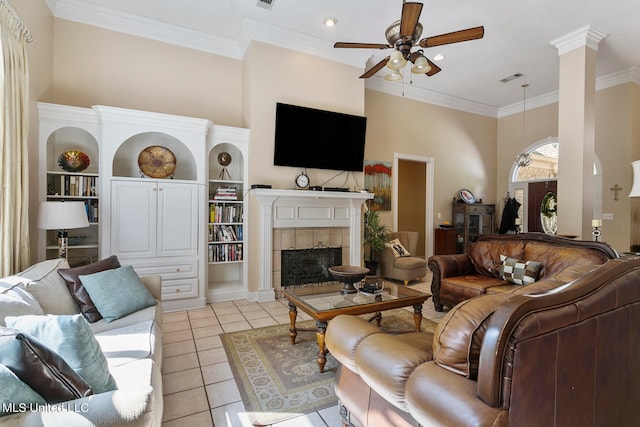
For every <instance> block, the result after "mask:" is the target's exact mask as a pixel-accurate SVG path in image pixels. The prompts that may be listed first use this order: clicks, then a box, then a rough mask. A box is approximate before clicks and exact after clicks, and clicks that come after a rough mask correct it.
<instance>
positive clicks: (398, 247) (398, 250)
mask: <svg viewBox="0 0 640 427" xmlns="http://www.w3.org/2000/svg"><path fill="white" fill-rule="evenodd" d="M385 245H387V246H388V247H390V248H391V250H392V251H393V255H395V257H396V258H398V257H401V256H411V253H409V251H408V250H407V249H406V248H405V247H404V246H402V243H400V239H393V240H392V241H390V242H387V243H385Z"/></svg>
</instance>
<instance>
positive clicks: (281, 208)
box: [251, 189, 373, 301]
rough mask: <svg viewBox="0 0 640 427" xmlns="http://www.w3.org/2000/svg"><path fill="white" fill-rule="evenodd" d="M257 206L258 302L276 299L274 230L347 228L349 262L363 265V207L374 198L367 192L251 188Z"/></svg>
mask: <svg viewBox="0 0 640 427" xmlns="http://www.w3.org/2000/svg"><path fill="white" fill-rule="evenodd" d="M251 194H252V195H253V196H254V197H255V198H256V200H257V201H258V204H259V206H260V220H259V224H258V229H257V230H256V233H255V234H254V236H255V240H254V239H253V238H252V240H253V241H259V242H260V243H259V244H260V245H261V249H260V254H261V257H260V275H259V276H260V277H259V285H258V295H257V299H258V301H272V300H274V299H275V293H274V287H273V277H272V271H273V229H274V228H303V227H310V228H314V227H347V228H348V229H349V241H350V245H349V263H350V264H351V265H360V264H361V262H362V228H361V225H362V204H363V203H364V202H365V201H367V200H368V199H372V198H373V194H371V193H368V192H338V191H311V190H277V189H253V190H251Z"/></svg>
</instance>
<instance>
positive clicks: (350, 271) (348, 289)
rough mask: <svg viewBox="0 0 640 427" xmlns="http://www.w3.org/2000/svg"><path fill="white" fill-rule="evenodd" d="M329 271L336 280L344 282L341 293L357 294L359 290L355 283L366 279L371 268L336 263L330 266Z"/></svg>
mask: <svg viewBox="0 0 640 427" xmlns="http://www.w3.org/2000/svg"><path fill="white" fill-rule="evenodd" d="M329 272H330V273H331V274H332V275H333V278H334V279H336V281H338V282H342V284H343V286H342V289H340V293H341V294H355V293H356V292H358V290H357V289H356V288H355V286H353V284H354V283H357V282H359V281H361V280H362V279H364V278H365V276H366V275H367V274H369V269H368V268H364V267H356V266H353V265H336V266H334V267H329Z"/></svg>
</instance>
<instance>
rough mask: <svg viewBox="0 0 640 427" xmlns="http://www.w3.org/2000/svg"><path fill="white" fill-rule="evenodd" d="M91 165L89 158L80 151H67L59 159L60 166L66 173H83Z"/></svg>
mask: <svg viewBox="0 0 640 427" xmlns="http://www.w3.org/2000/svg"><path fill="white" fill-rule="evenodd" d="M89 163H91V161H90V160H89V156H87V155H86V154H85V153H83V152H82V151H78V150H70V151H65V152H64V153H62V154H60V157H58V166H60V168H61V169H62V170H63V171H66V172H82V171H83V170H85V169H86V168H88V167H89Z"/></svg>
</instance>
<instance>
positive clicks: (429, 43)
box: [419, 26, 484, 47]
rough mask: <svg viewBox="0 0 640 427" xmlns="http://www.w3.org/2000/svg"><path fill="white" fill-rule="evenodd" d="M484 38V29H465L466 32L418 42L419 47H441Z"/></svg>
mask: <svg viewBox="0 0 640 427" xmlns="http://www.w3.org/2000/svg"><path fill="white" fill-rule="evenodd" d="M483 36H484V27H482V26H480V27H474V28H467V29H466V30H460V31H454V32H452V33H447V34H441V35H439V36H433V37H425V38H424V39H422V40H420V43H419V44H420V46H421V47H434V46H442V45H445V44H451V43H459V42H466V41H468V40H476V39H481V38H482V37H483Z"/></svg>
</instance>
